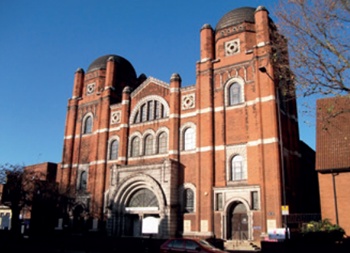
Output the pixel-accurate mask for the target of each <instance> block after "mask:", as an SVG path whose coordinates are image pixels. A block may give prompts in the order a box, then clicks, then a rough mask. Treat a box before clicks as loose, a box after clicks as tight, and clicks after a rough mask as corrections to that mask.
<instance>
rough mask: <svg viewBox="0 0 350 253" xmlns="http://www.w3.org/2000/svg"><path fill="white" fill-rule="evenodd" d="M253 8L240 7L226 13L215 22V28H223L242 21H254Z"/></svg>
mask: <svg viewBox="0 0 350 253" xmlns="http://www.w3.org/2000/svg"><path fill="white" fill-rule="evenodd" d="M255 10H256V9H255V8H253V7H241V8H238V9H234V10H232V11H230V12H228V13H226V14H225V15H224V16H223V17H222V18H221V19H220V20H219V22H218V23H217V25H216V28H215V29H216V30H220V29H223V28H225V27H228V26H232V25H237V24H240V23H243V22H250V23H255V19H254V14H255Z"/></svg>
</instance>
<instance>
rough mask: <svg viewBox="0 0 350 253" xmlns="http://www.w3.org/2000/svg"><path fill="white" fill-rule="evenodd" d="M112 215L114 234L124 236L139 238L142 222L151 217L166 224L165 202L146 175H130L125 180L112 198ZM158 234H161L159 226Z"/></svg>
mask: <svg viewBox="0 0 350 253" xmlns="http://www.w3.org/2000/svg"><path fill="white" fill-rule="evenodd" d="M113 199H114V203H113V210H112V212H113V215H114V216H115V225H116V232H117V234H119V235H125V236H141V234H142V221H143V219H144V218H146V217H149V216H152V217H155V218H156V219H158V220H159V221H160V224H163V223H166V221H165V220H164V217H165V216H166V211H165V209H166V200H165V197H164V193H163V191H162V189H161V188H160V186H159V184H158V183H157V181H155V180H154V179H153V178H152V177H150V176H148V175H146V174H142V173H139V174H132V175H130V176H129V177H127V178H125V179H124V180H123V181H122V182H121V184H120V187H118V189H117V191H116V193H115V195H114V197H113ZM159 233H162V229H161V226H159Z"/></svg>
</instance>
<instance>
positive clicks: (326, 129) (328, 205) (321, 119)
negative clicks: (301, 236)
mask: <svg viewBox="0 0 350 253" xmlns="http://www.w3.org/2000/svg"><path fill="white" fill-rule="evenodd" d="M349 109H350V107H349V98H347V97H334V98H325V99H319V100H317V129H316V134H317V139H316V140H317V142H316V151H317V152H316V170H317V172H318V177H319V185H320V186H319V187H320V199H321V215H322V219H330V220H331V222H332V223H338V224H339V225H340V226H341V227H342V228H343V229H345V232H346V233H347V234H349V231H350V217H349V215H348V214H349V210H350V201H349V198H348V196H349V194H350V189H349V187H348V184H349V180H350V161H349V155H350V141H349V140H350V126H349V122H350V114H349Z"/></svg>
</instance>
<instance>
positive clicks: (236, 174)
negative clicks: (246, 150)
mask: <svg viewBox="0 0 350 253" xmlns="http://www.w3.org/2000/svg"><path fill="white" fill-rule="evenodd" d="M231 177H232V178H231V180H232V181H236V180H243V179H245V173H244V169H243V157H242V156H240V155H236V156H234V157H233V158H232V161H231Z"/></svg>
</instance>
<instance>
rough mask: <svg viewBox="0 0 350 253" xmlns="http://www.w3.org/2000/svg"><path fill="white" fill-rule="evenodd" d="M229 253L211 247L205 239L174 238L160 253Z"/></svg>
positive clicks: (161, 248)
mask: <svg viewBox="0 0 350 253" xmlns="http://www.w3.org/2000/svg"><path fill="white" fill-rule="evenodd" d="M180 252H187V253H191V252H193V253H228V252H227V251H223V250H221V249H218V248H216V247H214V246H213V245H211V244H210V243H209V242H207V241H206V240H203V239H192V238H174V239H169V240H167V241H166V242H164V243H163V244H162V245H161V246H160V253H180Z"/></svg>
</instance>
